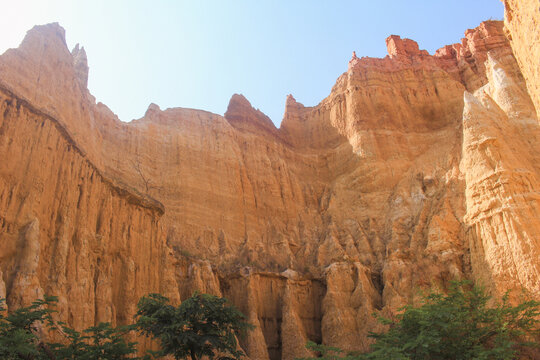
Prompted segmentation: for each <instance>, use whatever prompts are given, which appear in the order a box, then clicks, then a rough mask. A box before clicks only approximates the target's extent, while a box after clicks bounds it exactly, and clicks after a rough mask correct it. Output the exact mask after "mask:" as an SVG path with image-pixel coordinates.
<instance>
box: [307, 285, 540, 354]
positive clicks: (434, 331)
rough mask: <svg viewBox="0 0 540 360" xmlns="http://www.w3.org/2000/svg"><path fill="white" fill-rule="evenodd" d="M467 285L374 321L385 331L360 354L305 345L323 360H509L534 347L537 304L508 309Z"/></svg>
mask: <svg viewBox="0 0 540 360" xmlns="http://www.w3.org/2000/svg"><path fill="white" fill-rule="evenodd" d="M490 300H492V299H491V297H490V296H489V295H487V294H486V292H485V291H484V290H483V289H482V288H480V287H478V286H472V285H471V284H470V283H469V282H453V283H451V285H450V288H449V290H448V293H447V294H441V293H439V292H431V293H429V294H428V295H426V296H424V298H423V301H422V305H421V306H419V307H414V306H406V307H404V308H403V309H402V312H401V313H400V314H399V315H397V317H396V318H395V319H392V320H391V319H385V318H379V320H380V321H381V322H382V323H383V324H386V325H388V327H389V330H388V331H386V332H380V333H371V334H370V337H372V338H373V339H375V343H374V344H373V345H372V346H371V351H370V352H368V353H366V354H358V353H345V352H343V351H341V350H340V349H336V348H329V347H325V346H321V345H316V344H310V345H308V347H310V348H311V349H313V350H316V351H319V352H321V353H322V354H323V356H322V357H323V358H324V359H351V360H352V359H370V360H382V359H385V360H386V359H395V360H427V359H440V360H445V359H448V360H456V359H458V360H466V359H486V360H487V359H493V360H499V359H500V360H503V359H504V360H506V359H515V358H517V357H519V356H521V355H523V354H524V353H525V352H526V351H527V349H530V348H534V347H538V340H539V336H540V327H539V318H540V303H539V302H537V301H532V300H529V301H523V302H521V303H520V304H518V305H516V306H512V305H511V304H510V303H509V301H508V296H504V297H503V299H502V301H500V302H495V301H493V302H494V303H495V304H494V305H493V306H489V304H490Z"/></svg>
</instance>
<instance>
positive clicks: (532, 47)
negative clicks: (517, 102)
mask: <svg viewBox="0 0 540 360" xmlns="http://www.w3.org/2000/svg"><path fill="white" fill-rule="evenodd" d="M504 8H505V13H504V26H505V29H506V30H507V32H508V37H509V38H510V39H511V41H510V43H511V44H512V50H513V51H514V55H515V57H516V59H517V61H518V63H519V66H520V69H521V71H522V73H523V76H524V77H525V81H526V83H527V89H528V90H529V94H530V96H531V99H532V100H533V102H534V105H535V107H536V114H537V116H538V117H540V66H538V59H540V31H539V30H538V29H540V6H539V5H538V1H536V0H505V1H504Z"/></svg>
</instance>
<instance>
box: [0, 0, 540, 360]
mask: <svg viewBox="0 0 540 360" xmlns="http://www.w3.org/2000/svg"><path fill="white" fill-rule="evenodd" d="M531 3H532V2H531ZM506 6H507V10H506V11H507V16H506V26H507V31H506V33H509V34H511V39H512V41H509V40H508V38H507V36H506V35H505V31H504V29H503V23H502V22H499V21H487V22H484V23H482V24H480V25H479V26H478V27H477V28H475V29H472V30H467V31H466V33H465V37H464V38H463V39H462V41H461V42H460V43H457V44H453V45H448V46H445V47H443V48H441V49H439V50H437V52H436V53H435V54H434V55H430V54H428V53H427V52H426V51H425V50H420V48H419V46H418V44H417V43H416V42H414V41H413V40H410V39H401V38H400V37H399V36H395V35H393V36H390V37H389V38H388V39H387V47H388V53H389V55H388V56H387V57H385V58H383V59H376V58H357V57H356V56H354V57H353V58H352V59H351V61H350V62H349V64H348V68H347V71H346V72H345V73H344V74H343V75H341V76H340V77H339V78H338V80H337V82H336V84H335V85H334V87H333V88H332V91H331V93H330V95H329V96H328V97H327V98H326V99H324V100H323V101H322V102H321V103H320V104H318V105H317V106H314V107H305V106H303V105H302V104H300V103H298V102H297V101H296V100H295V99H294V97H293V96H292V95H289V97H288V98H287V102H286V108H285V113H284V117H283V121H282V124H281V126H280V128H279V129H278V128H276V127H275V126H274V125H273V123H272V122H271V120H270V119H269V118H268V117H267V116H265V115H264V114H263V113H262V112H260V111H259V110H256V109H254V108H253V107H252V106H251V104H250V103H249V101H248V100H247V99H246V98H244V97H243V96H242V95H233V96H232V98H231V100H230V103H229V106H228V108H227V111H226V112H225V114H224V116H220V115H216V114H212V113H209V112H205V111H202V110H193V109H182V108H173V109H166V110H161V109H160V108H159V106H157V105H155V104H151V105H150V106H149V107H148V110H147V112H146V114H145V116H144V117H142V118H141V119H138V120H134V121H132V122H130V123H125V122H121V121H120V120H119V119H118V118H117V117H116V116H115V115H114V113H113V112H112V111H111V110H110V109H108V108H107V107H106V106H105V105H104V104H101V103H96V101H95V99H94V97H93V96H92V95H91V94H90V93H89V91H88V89H87V87H86V86H87V81H88V71H89V68H88V60H87V58H86V53H85V51H84V48H81V47H79V46H78V45H77V46H76V47H75V49H73V51H72V52H70V51H69V50H68V49H67V46H66V42H65V38H64V30H63V29H62V28H61V27H60V26H59V25H58V24H49V25H44V26H36V27H35V28H34V29H32V30H30V31H29V32H28V34H27V36H26V38H25V39H24V41H23V42H22V43H21V45H20V47H19V48H17V49H10V50H8V51H7V52H6V53H4V54H3V55H1V56H0V110H1V111H0V158H1V159H2V161H1V162H0V271H1V277H0V280H1V281H0V295H2V296H5V297H7V302H8V306H9V308H10V309H14V308H17V307H19V306H22V305H26V304H28V303H29V302H31V301H32V300H33V299H35V298H36V297H39V296H42V295H43V294H45V293H46V294H51V295H57V296H59V298H60V302H59V309H60V312H59V313H58V318H59V319H61V320H64V321H67V322H68V323H69V324H71V325H72V326H74V327H76V328H78V329H80V328H84V327H87V326H90V325H93V324H95V323H96V322H99V321H112V322H113V323H115V324H123V323H127V322H129V321H131V319H132V316H133V314H134V311H135V304H136V301H137V300H138V298H139V297H140V296H142V295H144V294H146V293H149V292H160V293H162V294H164V295H166V296H168V297H169V298H171V299H172V301H173V302H175V303H178V302H179V301H181V300H183V299H185V298H187V297H189V296H190V295H191V293H192V292H193V291H194V290H199V291H202V292H207V293H213V294H216V295H220V296H225V297H227V298H229V299H230V300H231V301H232V302H233V303H234V304H235V305H236V306H238V307H239V308H240V309H241V310H242V312H243V313H244V314H246V315H247V317H248V318H249V321H250V322H251V323H252V324H254V325H256V328H255V330H254V331H251V332H249V333H248V335H247V337H246V338H245V339H241V345H242V347H243V349H244V350H245V351H246V352H247V354H248V355H249V357H250V358H251V359H272V360H273V359H294V358H296V357H302V356H308V355H309V352H308V351H307V350H306V349H305V347H304V345H305V343H306V342H307V341H308V340H312V341H316V342H323V343H325V344H329V345H334V346H339V347H342V348H344V349H350V350H353V349H354V350H365V349H367V347H368V346H369V341H368V340H367V337H366V335H367V333H368V331H370V330H375V329H378V326H379V325H378V324H377V322H376V320H375V319H374V317H373V316H372V313H374V312H379V313H382V314H386V315H388V314H390V313H392V312H394V311H396V310H397V309H398V308H399V307H401V306H403V305H405V304H407V303H411V302H413V303H414V302H415V301H417V297H418V293H419V290H420V289H425V288H428V287H438V288H441V289H444V288H445V287H446V286H447V285H448V282H449V281H450V280H453V279H462V278H471V279H475V280H477V281H479V282H481V283H483V284H484V285H485V286H487V287H488V289H490V291H491V292H492V293H493V294H494V295H496V296H498V295H502V294H503V293H504V292H505V291H506V290H516V291H515V293H516V294H517V293H518V292H519V291H521V290H522V289H524V290H525V291H527V292H528V293H529V294H530V295H532V296H533V297H536V298H540V287H539V286H540V285H539V284H540V261H539V259H540V243H539V242H540V233H539V231H540V230H539V229H540V222H539V220H538V216H537V214H538V210H539V207H540V203H539V201H540V182H539V181H540V178H539V176H540V168H539V166H540V165H538V164H540V162H539V161H538V160H540V159H539V156H540V152H539V150H540V149H539V148H538V147H539V146H540V145H538V144H539V142H538V141H537V140H538V137H539V136H540V128H539V124H538V116H537V111H538V109H539V108H538V91H537V90H538V84H539V80H538V77H537V75H538V74H537V73H535V71H537V69H538V57H536V58H534V57H532V58H531V57H527V56H526V53H525V52H524V50H523V45H522V44H521V45H520V42H519V41H520V40H518V39H519V38H520V36H521V35H519V34H522V33H520V31H526V30H523V29H527V27H530V26H533V25H530V24H533V23H534V21H537V20H538V17H536V18H535V19H536V20H535V19H533V20H531V19H530V17H529V18H527V19H528V20H520V19H521V16H525V15H524V14H523V12H524V10H523V9H524V8H522V7H520V6H518V5H516V4H514V3H513V2H512V1H507V2H506ZM509 14H512V17H510V15H509ZM520 14H521V15H520ZM516 19H517V20H516ZM522 22H523V24H522ZM533 32H534V31H533ZM536 35H538V34H537V33H536ZM520 49H521V50H520ZM512 50H514V51H512ZM520 51H521V53H520ZM534 51H536V50H534ZM514 54H515V55H514ZM516 59H517V60H516ZM535 104H536V105H537V107H536V109H535Z"/></svg>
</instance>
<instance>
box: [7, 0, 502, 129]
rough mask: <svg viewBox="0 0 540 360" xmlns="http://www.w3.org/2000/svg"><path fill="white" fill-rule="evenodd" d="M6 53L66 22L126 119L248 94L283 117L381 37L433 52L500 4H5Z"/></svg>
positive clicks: (374, 48)
mask: <svg viewBox="0 0 540 360" xmlns="http://www.w3.org/2000/svg"><path fill="white" fill-rule="evenodd" d="M0 5H1V11H0V34H1V35H0V53H3V52H4V51H5V50H6V49H7V48H10V47H16V46H18V44H19V43H20V42H21V40H22V39H23V37H24V34H25V33H26V31H27V30H29V29H30V28H31V27H32V26H33V25H36V24H44V23H49V22H55V21H56V22H59V23H60V25H62V26H63V27H64V28H65V29H66V37H67V42H68V45H69V47H70V49H71V48H72V47H73V46H74V45H75V44H76V43H80V44H81V45H83V46H84V47H85V49H86V52H87V55H88V63H89V66H90V76H89V85H88V87H89V89H90V91H91V93H92V94H93V95H94V96H95V97H96V98H97V100H98V101H101V102H103V103H105V104H106V105H108V106H109V107H110V108H111V109H112V111H114V112H115V113H116V114H118V116H119V117H120V119H121V120H124V121H130V120H131V119H134V118H140V117H141V116H143V115H144V113H145V111H146V109H147V107H148V105H149V104H150V103H151V102H154V103H156V104H158V105H159V106H160V107H161V108H162V109H165V108H167V107H177V106H180V107H189V108H198V109H203V110H207V111H211V112H214V113H218V114H223V113H224V112H225V111H226V109H227V104H228V102H229V99H230V97H231V95H232V94H234V93H241V94H244V95H245V96H246V97H247V99H248V100H249V101H250V102H251V104H252V105H253V106H254V107H256V108H259V109H261V111H263V112H264V113H266V114H267V115H268V116H270V118H271V119H272V120H273V121H274V123H276V124H278V125H279V123H280V122H281V118H282V116H283V110H284V106H285V98H286V95H287V94H289V93H292V94H293V95H294V96H295V98H296V99H297V101H299V102H301V103H303V104H304V105H306V106H312V105H316V104H318V103H319V102H320V101H321V100H322V99H323V98H325V97H326V96H327V95H328V94H329V93H330V90H331V88H332V86H333V85H334V82H335V81H336V79H337V77H338V76H339V75H340V74H341V73H343V72H344V71H346V70H347V63H348V61H349V59H350V57H351V53H352V51H353V50H356V53H357V55H358V56H374V57H383V56H385V55H386V45H385V38H386V37H387V36H388V35H391V34H396V35H400V36H401V37H408V38H412V39H414V40H416V41H418V43H419V44H420V48H421V49H426V50H428V51H429V52H430V53H433V52H434V51H435V50H436V49H437V48H439V47H442V46H444V45H446V44H451V43H455V42H459V41H460V39H461V38H462V37H463V33H464V31H465V30H466V29H468V28H473V27H476V26H477V25H478V24H479V23H480V22H481V21H482V20H487V19H490V18H492V19H499V20H500V19H502V18H503V5H502V4H501V1H499V0H450V1H448V0H444V1H441V0H408V1H405V0H393V1H390V0H370V1H344V0H343V1H340V0H334V1H330V0H328V1H316V0H305V1H301V0H284V1H277V0H275V1H271V0H268V1H263V0H253V1H247V0H245V1H242V0H237V1H225V0H215V1H204V0H193V1H173V0H170V1H164V0H163V1H159V0H154V1H137V0H131V1H115V0H109V1H104V0H103V1H102V0H85V1H76V0H70V1H68V0H65V1H60V0H58V1H50V0H49V1H44V0H34V1H25V0H17V1H13V0H9V1H4V0H0Z"/></svg>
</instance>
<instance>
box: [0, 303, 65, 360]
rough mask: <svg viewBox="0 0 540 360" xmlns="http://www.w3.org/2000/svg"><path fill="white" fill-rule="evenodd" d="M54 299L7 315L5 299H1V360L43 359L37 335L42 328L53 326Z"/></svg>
mask: <svg viewBox="0 0 540 360" xmlns="http://www.w3.org/2000/svg"><path fill="white" fill-rule="evenodd" d="M54 302H56V298H54V297H45V299H43V300H36V301H34V302H33V303H32V305H30V306H28V307H24V308H20V309H17V310H15V311H13V312H12V313H10V314H8V315H6V314H5V312H6V308H5V306H4V304H5V299H0V359H6V360H11V359H42V358H45V357H44V356H45V354H44V350H43V345H42V344H41V343H40V341H39V337H38V335H37V333H38V331H39V328H40V326H43V325H44V324H45V325H49V326H52V318H51V313H52V312H53V311H52V310H49V309H48V308H47V306H48V305H50V304H52V303H54Z"/></svg>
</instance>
